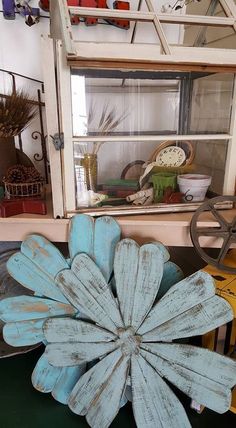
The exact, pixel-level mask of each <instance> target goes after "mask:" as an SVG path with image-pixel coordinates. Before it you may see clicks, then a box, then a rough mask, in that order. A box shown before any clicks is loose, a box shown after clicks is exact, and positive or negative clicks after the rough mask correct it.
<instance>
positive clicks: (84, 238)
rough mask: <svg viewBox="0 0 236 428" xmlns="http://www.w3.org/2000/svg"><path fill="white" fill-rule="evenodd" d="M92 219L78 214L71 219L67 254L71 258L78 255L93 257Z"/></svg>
mask: <svg viewBox="0 0 236 428" xmlns="http://www.w3.org/2000/svg"><path fill="white" fill-rule="evenodd" d="M93 233H94V219H93V218H92V217H91V216H88V215H84V214H78V215H75V216H74V217H72V219H71V222H70V232H69V240H68V241H69V242H68V246H69V252H70V257H71V259H72V260H73V258H74V257H75V256H76V255H77V254H79V253H85V254H87V255H88V256H89V257H91V258H92V257H93Z"/></svg>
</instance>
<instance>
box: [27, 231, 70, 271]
mask: <svg viewBox="0 0 236 428" xmlns="http://www.w3.org/2000/svg"><path fill="white" fill-rule="evenodd" d="M21 252H22V253H23V254H24V255H25V256H26V257H28V258H29V259H30V260H32V261H33V263H34V264H35V265H36V266H38V267H39V268H40V269H41V270H42V271H43V272H45V273H47V274H48V275H49V277H50V278H51V279H54V278H55V276H56V274H57V273H58V272H59V271H60V270H62V269H66V268H69V265H68V263H67V262H66V260H65V258H64V257H63V255H62V254H61V253H60V251H59V250H58V249H57V248H56V247H55V246H54V245H53V244H51V242H49V241H48V240H47V239H45V238H44V237H43V236H40V235H31V236H29V238H28V239H26V240H25V241H23V242H22V244H21Z"/></svg>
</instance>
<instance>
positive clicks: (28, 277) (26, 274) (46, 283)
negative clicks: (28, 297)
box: [7, 252, 68, 303]
mask: <svg viewBox="0 0 236 428" xmlns="http://www.w3.org/2000/svg"><path fill="white" fill-rule="evenodd" d="M7 269H8V272H9V273H10V275H11V276H12V277H13V278H14V279H15V280H16V281H18V282H19V283H20V284H22V285H23V286H24V287H26V288H28V289H30V290H32V291H34V292H35V294H36V295H37V296H46V297H49V298H51V299H53V300H57V301H59V302H64V303H68V301H67V299H66V298H65V296H63V294H62V293H61V292H60V290H59V289H58V288H57V287H56V285H55V282H54V278H52V277H51V275H48V274H47V273H46V272H44V271H43V270H42V269H41V268H40V267H38V266H37V265H35V264H34V263H33V262H32V261H31V260H30V259H29V258H28V257H26V256H25V255H24V254H22V253H20V252H18V253H16V254H14V255H13V256H11V257H10V258H9V260H8V262H7Z"/></svg>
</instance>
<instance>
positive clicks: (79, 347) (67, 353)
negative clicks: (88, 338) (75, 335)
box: [45, 342, 118, 367]
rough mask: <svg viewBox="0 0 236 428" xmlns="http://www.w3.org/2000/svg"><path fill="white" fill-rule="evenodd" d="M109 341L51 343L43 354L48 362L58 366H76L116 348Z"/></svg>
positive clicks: (114, 343)
mask: <svg viewBox="0 0 236 428" xmlns="http://www.w3.org/2000/svg"><path fill="white" fill-rule="evenodd" d="M117 346H118V345H117V343H116V342H109V343H105V342H104V343H85V342H83V343H78V342H77V343H52V344H49V345H47V347H46V350H45V356H46V357H47V359H48V361H49V363H50V364H52V365H53V366H58V367H68V366H76V365H78V364H82V363H86V362H89V361H92V360H95V358H100V357H102V356H104V355H106V354H107V353H108V352H111V351H114V349H116V348H117Z"/></svg>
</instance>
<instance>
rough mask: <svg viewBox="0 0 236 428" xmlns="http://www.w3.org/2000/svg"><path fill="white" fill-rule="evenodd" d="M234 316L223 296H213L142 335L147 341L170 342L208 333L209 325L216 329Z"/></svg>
mask: <svg viewBox="0 0 236 428" xmlns="http://www.w3.org/2000/svg"><path fill="white" fill-rule="evenodd" d="M233 318H234V314H233V310H232V309H231V306H230V304H229V303H228V302H227V301H226V300H224V299H222V298H221V297H218V296H213V297H211V298H210V299H207V300H206V301H204V302H202V303H199V304H198V305H195V306H194V307H192V308H190V309H188V310H187V311H185V312H183V313H181V314H179V315H178V316H173V318H171V319H169V320H168V321H166V322H165V323H164V324H161V325H160V326H158V327H156V328H154V329H153V330H151V331H149V332H147V333H145V334H144V335H143V336H142V337H143V341H145V342H156V341H163V342H168V341H170V340H175V339H180V338H184V337H192V336H198V335H202V334H205V333H207V332H208V331H209V325H210V326H211V329H212V330H214V329H215V328H217V327H219V326H221V325H224V324H227V323H228V322H229V321H232V320H233Z"/></svg>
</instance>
